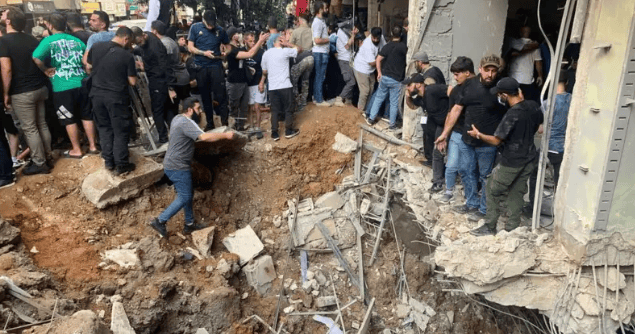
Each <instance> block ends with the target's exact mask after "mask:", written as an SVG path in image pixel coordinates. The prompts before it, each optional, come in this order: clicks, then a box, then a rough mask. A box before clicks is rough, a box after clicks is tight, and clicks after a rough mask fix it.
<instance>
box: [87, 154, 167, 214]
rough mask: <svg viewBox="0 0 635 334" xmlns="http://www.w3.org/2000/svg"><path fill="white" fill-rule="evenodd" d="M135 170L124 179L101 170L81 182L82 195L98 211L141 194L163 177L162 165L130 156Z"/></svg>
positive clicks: (103, 169) (147, 159) (134, 155)
mask: <svg viewBox="0 0 635 334" xmlns="http://www.w3.org/2000/svg"><path fill="white" fill-rule="evenodd" d="M131 160H133V162H134V163H135V164H136V165H137V168H136V169H135V170H134V171H132V172H131V173H129V174H128V175H125V176H124V177H118V176H114V175H113V174H112V173H111V172H109V171H108V170H106V169H105V168H102V169H100V170H98V171H96V172H94V173H92V174H90V175H88V176H87V177H86V178H85V179H84V182H82V194H83V195H84V197H86V199H88V201H90V202H91V203H93V204H94V205H95V206H96V207H97V208H98V209H103V208H105V207H107V206H108V205H111V204H115V203H119V202H122V201H125V200H128V199H130V198H134V197H137V196H139V194H141V191H143V190H144V189H146V188H148V187H150V186H151V185H153V184H154V183H155V182H157V181H159V180H160V179H161V178H162V177H163V165H161V164H159V163H156V162H154V161H153V160H151V159H149V158H145V157H141V156H139V155H136V154H132V155H131Z"/></svg>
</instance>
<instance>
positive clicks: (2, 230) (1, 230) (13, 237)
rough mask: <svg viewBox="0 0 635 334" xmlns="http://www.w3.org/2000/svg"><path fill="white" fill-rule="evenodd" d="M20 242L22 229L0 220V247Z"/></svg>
mask: <svg viewBox="0 0 635 334" xmlns="http://www.w3.org/2000/svg"><path fill="white" fill-rule="evenodd" d="M19 241H20V229H19V228H17V227H15V226H13V225H11V224H9V222H8V221H6V220H2V219H0V247H3V246H5V245H8V244H17V243H18V242H19Z"/></svg>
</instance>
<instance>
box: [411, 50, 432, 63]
mask: <svg viewBox="0 0 635 334" xmlns="http://www.w3.org/2000/svg"><path fill="white" fill-rule="evenodd" d="M412 60H418V61H420V62H424V63H429V62H430V59H429V58H428V54H427V53H425V52H423V51H419V52H417V53H415V54H414V56H412Z"/></svg>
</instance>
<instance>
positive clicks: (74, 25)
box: [66, 13, 92, 44]
mask: <svg viewBox="0 0 635 334" xmlns="http://www.w3.org/2000/svg"><path fill="white" fill-rule="evenodd" d="M66 24H68V30H70V31H71V35H73V36H75V37H77V38H79V40H81V41H82V42H84V44H88V38H89V37H90V35H92V33H91V32H90V31H86V30H85V29H84V25H83V24H82V18H81V16H79V14H76V13H70V14H68V15H66Z"/></svg>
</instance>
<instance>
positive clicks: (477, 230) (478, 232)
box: [470, 225, 496, 237]
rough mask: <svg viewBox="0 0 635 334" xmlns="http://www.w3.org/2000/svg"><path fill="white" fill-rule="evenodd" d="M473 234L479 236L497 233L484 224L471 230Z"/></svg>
mask: <svg viewBox="0 0 635 334" xmlns="http://www.w3.org/2000/svg"><path fill="white" fill-rule="evenodd" d="M470 234H471V235H475V236H477V237H481V236H486V235H495V234H496V232H494V231H492V230H490V229H489V227H487V225H483V226H481V227H479V228H475V229H473V230H471V231H470Z"/></svg>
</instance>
